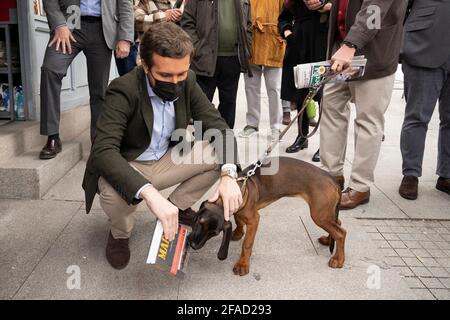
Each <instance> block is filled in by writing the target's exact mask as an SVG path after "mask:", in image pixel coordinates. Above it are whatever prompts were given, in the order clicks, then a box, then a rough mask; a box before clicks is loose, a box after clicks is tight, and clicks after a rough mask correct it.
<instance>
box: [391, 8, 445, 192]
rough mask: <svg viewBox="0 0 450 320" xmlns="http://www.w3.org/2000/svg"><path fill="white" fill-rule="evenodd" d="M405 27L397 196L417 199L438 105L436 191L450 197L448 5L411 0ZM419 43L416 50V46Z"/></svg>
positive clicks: (402, 55)
mask: <svg viewBox="0 0 450 320" xmlns="http://www.w3.org/2000/svg"><path fill="white" fill-rule="evenodd" d="M409 4H410V8H411V11H410V13H409V16H408V18H407V20H406V23H405V31H404V35H403V48H402V54H401V57H402V67H403V73H404V75H405V79H404V80H405V97H406V109H405V120H404V122H403V127H402V133H401V139H400V148H401V152H402V158H403V176H404V177H403V180H402V182H401V184H400V188H399V193H400V195H401V196H402V197H403V198H405V199H409V200H415V199H417V195H418V184H419V179H418V177H420V176H421V175H422V161H423V153H424V149H425V137H426V134H427V128H428V123H429V122H430V119H431V116H432V115H433V111H434V108H435V106H436V102H437V101H439V117H440V126H439V139H438V159H437V169H436V174H437V175H438V176H439V178H438V180H437V183H436V188H437V189H438V190H441V191H443V192H446V193H448V194H450V37H448V36H445V37H443V36H442V35H443V34H445V33H446V32H447V31H448V30H449V29H450V20H449V19H448V17H449V16H450V1H439V0H414V1H412V0H410V1H409ZM418 44H420V45H418Z"/></svg>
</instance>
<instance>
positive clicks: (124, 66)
mask: <svg viewBox="0 0 450 320" xmlns="http://www.w3.org/2000/svg"><path fill="white" fill-rule="evenodd" d="M137 51H138V49H137V44H134V45H132V46H131V47H130V54H129V55H128V57H126V58H125V59H119V58H117V57H116V56H115V55H114V60H115V61H116V67H117V72H118V73H119V75H120V76H123V75H125V74H127V73H128V72H130V71H131V70H133V69H134V67H136V56H137Z"/></svg>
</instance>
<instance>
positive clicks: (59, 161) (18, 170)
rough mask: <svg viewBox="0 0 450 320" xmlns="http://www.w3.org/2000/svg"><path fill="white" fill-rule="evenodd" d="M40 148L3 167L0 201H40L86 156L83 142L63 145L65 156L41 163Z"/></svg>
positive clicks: (0, 181) (0, 166) (13, 158)
mask: <svg viewBox="0 0 450 320" xmlns="http://www.w3.org/2000/svg"><path fill="white" fill-rule="evenodd" d="M41 148H42V146H38V147H35V148H33V149H32V150H31V151H28V152H25V153H23V154H20V155H18V156H14V157H12V158H11V159H9V160H8V161H5V162H3V163H1V164H0V199H40V198H41V197H42V196H43V195H44V194H45V193H46V192H47V191H48V190H49V189H50V187H51V186H53V185H54V184H55V183H56V182H57V181H59V180H60V179H61V178H62V177H63V176H64V175H65V174H66V173H67V172H68V171H69V170H70V169H72V168H73V167H74V166H75V165H76V164H77V163H78V162H79V161H80V160H81V159H82V156H83V151H82V142H80V141H71V142H64V141H63V150H62V152H61V153H59V154H58V155H57V156H56V157H55V158H53V159H50V160H41V159H39V152H40V150H41ZM80 183H81V182H80Z"/></svg>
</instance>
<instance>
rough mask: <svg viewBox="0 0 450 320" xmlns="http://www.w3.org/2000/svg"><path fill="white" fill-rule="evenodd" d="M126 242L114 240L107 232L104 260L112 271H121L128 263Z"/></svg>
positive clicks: (128, 253)
mask: <svg viewBox="0 0 450 320" xmlns="http://www.w3.org/2000/svg"><path fill="white" fill-rule="evenodd" d="M128 240H129V239H114V237H113V236H112V233H111V232H109V237H108V244H107V245H106V259H107V260H108V262H109V264H110V265H111V266H112V267H113V268H114V269H117V270H120V269H123V268H125V267H126V266H127V265H128V262H130V248H129V247H128Z"/></svg>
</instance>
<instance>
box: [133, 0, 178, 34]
mask: <svg viewBox="0 0 450 320" xmlns="http://www.w3.org/2000/svg"><path fill="white" fill-rule="evenodd" d="M176 2H177V1H176V0H134V19H135V29H136V31H137V32H139V34H141V35H142V34H143V33H144V32H145V31H147V30H148V28H150V26H151V25H152V24H154V23H156V22H161V21H169V22H174V23H177V22H179V21H180V20H181V16H182V15H183V9H184V4H183V3H182V4H181V6H180V7H179V8H175V4H176Z"/></svg>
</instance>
